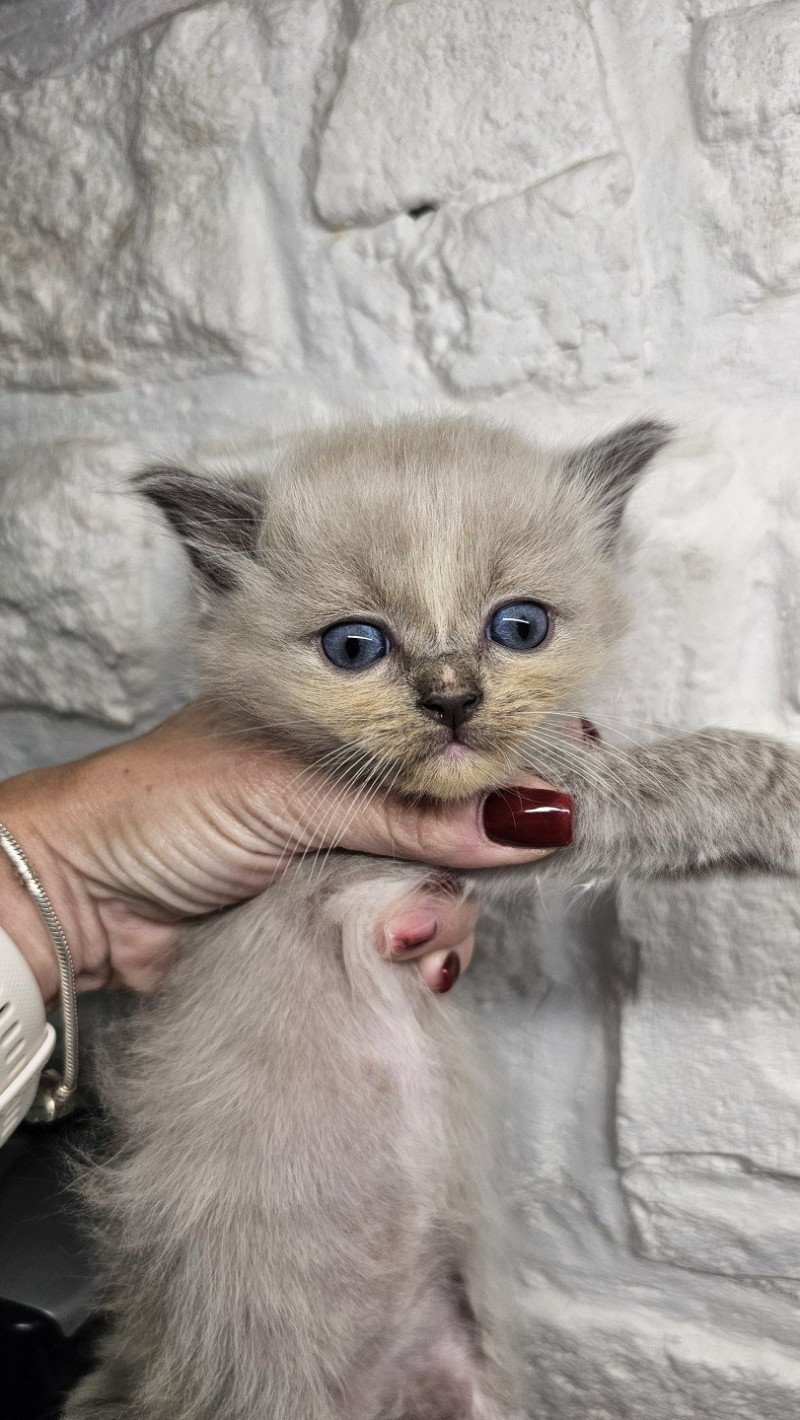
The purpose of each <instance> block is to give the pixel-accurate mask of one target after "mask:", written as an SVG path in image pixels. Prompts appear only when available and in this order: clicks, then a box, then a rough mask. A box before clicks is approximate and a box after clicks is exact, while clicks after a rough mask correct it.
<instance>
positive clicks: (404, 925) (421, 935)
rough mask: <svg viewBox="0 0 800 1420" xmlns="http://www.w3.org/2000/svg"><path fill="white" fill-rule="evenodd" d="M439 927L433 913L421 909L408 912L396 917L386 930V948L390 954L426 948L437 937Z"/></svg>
mask: <svg viewBox="0 0 800 1420" xmlns="http://www.w3.org/2000/svg"><path fill="white" fill-rule="evenodd" d="M438 926H439V923H438V921H437V920H436V918H435V917H434V915H433V913H432V912H425V911H424V909H422V908H420V909H419V910H418V911H416V912H406V913H404V914H403V916H402V917H395V918H394V919H393V920H392V921H391V922H387V924H386V927H385V928H384V936H385V939H386V946H387V948H388V949H389V951H390V952H411V951H414V950H415V948H417V947H424V946H425V944H426V942H430V941H432V940H433V938H434V937H435V936H436V931H437V928H438Z"/></svg>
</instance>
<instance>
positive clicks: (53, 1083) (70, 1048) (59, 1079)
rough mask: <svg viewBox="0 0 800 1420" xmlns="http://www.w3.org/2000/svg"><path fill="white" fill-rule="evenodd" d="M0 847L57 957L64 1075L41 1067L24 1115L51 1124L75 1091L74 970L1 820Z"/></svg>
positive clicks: (70, 1104)
mask: <svg viewBox="0 0 800 1420" xmlns="http://www.w3.org/2000/svg"><path fill="white" fill-rule="evenodd" d="M0 848H2V850H3V852H4V853H5V855H6V857H7V858H8V859H9V861H10V862H11V864H12V866H13V868H14V871H15V872H16V874H17V877H18V878H19V880H20V882H21V883H22V884H23V886H24V887H25V889H26V891H27V892H28V894H29V895H30V897H32V898H33V901H34V903H35V904H36V910H37V912H38V913H39V916H40V917H41V919H42V921H43V922H44V925H45V927H46V928H47V930H48V932H49V933H50V940H51V941H52V943H53V946H54V948H55V953H56V956H57V958H58V975H59V981H60V987H61V1009H62V1012H63V1017H64V1074H63V1076H62V1075H59V1073H58V1071H57V1070H44V1071H43V1073H42V1078H41V1080H40V1081H39V1088H38V1090H37V1092H36V1098H35V1100H34V1102H33V1104H32V1106H31V1108H30V1110H29V1111H28V1114H27V1118H28V1119H30V1120H35V1121H36V1122H38V1123H47V1124H50V1123H51V1122H52V1121H53V1120H54V1119H62V1118H63V1116H64V1115H65V1114H69V1113H70V1110H72V1109H74V1107H75V1091H76V1088H77V1084H78V1003H77V1001H76V999H75V971H74V968H73V965H72V954H71V952H70V949H69V942H68V941H67V936H66V933H65V931H64V928H63V927H62V926H61V923H60V922H59V920H58V917H57V916H56V913H55V910H54V908H53V904H52V902H51V901H50V899H49V897H48V896H47V893H46V892H45V890H44V888H43V887H42V884H41V883H40V881H39V879H38V878H37V876H36V874H35V872H34V871H33V868H32V867H31V865H30V863H29V862H28V860H27V858H26V857H25V854H24V853H23V851H22V849H21V848H20V846H19V844H18V843H17V840H16V838H15V837H14V835H13V834H11V833H9V831H8V829H7V828H6V826H5V824H4V823H0Z"/></svg>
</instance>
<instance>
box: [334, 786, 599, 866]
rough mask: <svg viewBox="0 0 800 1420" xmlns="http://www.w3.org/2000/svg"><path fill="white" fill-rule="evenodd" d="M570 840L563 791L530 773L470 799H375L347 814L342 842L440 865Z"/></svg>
mask: <svg viewBox="0 0 800 1420" xmlns="http://www.w3.org/2000/svg"><path fill="white" fill-rule="evenodd" d="M571 841H572V802H571V800H570V798H569V795H568V794H565V793H563V791H561V790H560V789H554V788H553V787H552V785H550V784H545V783H544V781H543V780H541V779H537V778H535V777H533V776H531V775H520V776H519V782H518V783H517V784H515V785H514V786H513V787H510V788H505V789H498V790H494V791H493V792H492V793H491V794H489V795H487V796H486V797H485V798H482V799H479V800H475V799H470V800H468V801H467V802H463V803H457V804H449V805H436V806H432V807H427V808H417V807H410V806H408V805H405V804H402V803H398V802H396V801H394V800H391V799H383V800H381V799H377V798H376V799H373V800H372V801H371V802H369V803H367V804H366V805H365V806H364V807H363V809H362V808H359V809H356V811H355V813H354V814H353V816H352V818H351V819H350V820H349V822H348V825H347V828H346V830H345V832H344V835H343V837H342V838H341V840H340V846H341V847H342V848H349V849H351V850H353V851H355V852H360V853H375V854H378V855H379V856H386V857H392V858H406V859H410V860H412V861H414V862H422V863H431V864H434V865H436V866H437V867H443V868H500V867H507V866H509V865H511V864H518V863H524V862H534V861H536V860H537V859H538V858H542V857H545V856H546V855H547V854H548V853H552V852H553V851H554V850H555V849H556V848H565V847H567V846H568V845H569V843H570V842H571Z"/></svg>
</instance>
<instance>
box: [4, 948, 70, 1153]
mask: <svg viewBox="0 0 800 1420" xmlns="http://www.w3.org/2000/svg"><path fill="white" fill-rule="evenodd" d="M55 1038H56V1033H55V1031H54V1030H53V1027H52V1026H51V1025H48V1023H47V1020H46V1018H45V1009H44V1001H43V1000H42V993H41V992H40V990H39V987H38V985H37V982H36V977H35V976H34V974H33V972H32V971H31V969H30V967H29V966H28V963H27V962H26V960H25V958H24V956H23V955H22V953H21V951H20V950H19V948H18V947H17V946H16V945H15V943H14V942H13V941H12V940H11V938H10V937H9V935H8V933H7V932H4V931H3V929H2V927H0V1145H2V1144H4V1143H5V1141H6V1139H7V1138H8V1136H9V1135H10V1134H11V1133H12V1132H13V1130H15V1129H16V1127H17V1125H18V1124H19V1123H20V1121H21V1120H22V1119H23V1118H24V1116H25V1115H26V1114H27V1112H28V1110H29V1109H30V1107H31V1104H32V1103H33V1098H34V1096H35V1094H36V1086H37V1085H38V1083H39V1076H40V1075H41V1073H42V1069H43V1067H44V1066H45V1064H46V1063H47V1061H48V1060H49V1058H50V1055H51V1053H52V1049H53V1045H54V1043H55Z"/></svg>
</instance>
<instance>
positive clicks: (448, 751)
mask: <svg viewBox="0 0 800 1420" xmlns="http://www.w3.org/2000/svg"><path fill="white" fill-rule="evenodd" d="M437 753H438V758H439V759H446V760H447V762H448V764H460V763H461V762H462V760H465V759H469V758H470V756H471V754H472V753H473V751H472V750H471V749H470V747H469V745H465V744H464V741H463V740H456V739H452V740H450V741H449V743H448V744H446V745H444V746H443V748H442V749H440V750H439V751H438V752H437Z"/></svg>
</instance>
